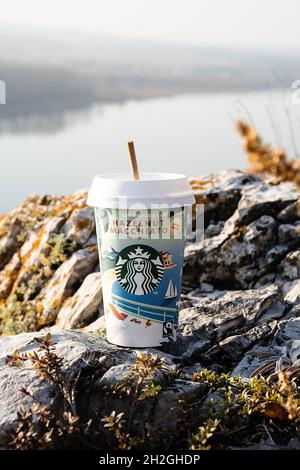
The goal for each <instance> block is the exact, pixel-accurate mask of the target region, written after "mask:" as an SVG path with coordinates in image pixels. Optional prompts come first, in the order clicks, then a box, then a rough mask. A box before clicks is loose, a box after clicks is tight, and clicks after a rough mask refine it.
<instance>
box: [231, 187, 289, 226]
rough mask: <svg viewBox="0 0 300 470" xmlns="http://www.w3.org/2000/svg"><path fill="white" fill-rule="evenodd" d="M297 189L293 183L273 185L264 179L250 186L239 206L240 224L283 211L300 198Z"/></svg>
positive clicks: (244, 192)
mask: <svg viewBox="0 0 300 470" xmlns="http://www.w3.org/2000/svg"><path fill="white" fill-rule="evenodd" d="M295 189H296V187H295V185H294V184H293V183H281V184H280V185H276V186H275V185H274V186H273V185H270V184H268V183H267V182H264V181H261V182H259V183H254V184H253V185H252V186H248V187H247V188H246V190H245V191H243V194H242V197H241V199H240V201H239V204H238V207H237V212H238V214H239V218H238V223H239V225H245V224H249V223H250V222H252V221H253V220H256V219H258V218H259V217H260V216H261V215H263V214H265V215H272V216H274V215H275V214H277V213H278V212H280V211H282V210H283V209H284V208H285V207H287V206H288V205H289V204H291V203H292V202H294V201H296V200H297V199H298V195H297V192H296V191H295Z"/></svg>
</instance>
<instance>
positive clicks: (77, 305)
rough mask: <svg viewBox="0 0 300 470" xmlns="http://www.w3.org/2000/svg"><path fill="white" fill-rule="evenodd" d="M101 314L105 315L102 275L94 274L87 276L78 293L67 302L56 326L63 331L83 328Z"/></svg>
mask: <svg viewBox="0 0 300 470" xmlns="http://www.w3.org/2000/svg"><path fill="white" fill-rule="evenodd" d="M100 309H101V312H100ZM100 314H103V309H102V287H101V276H100V273H92V274H89V275H88V276H86V278H85V279H84V281H83V283H82V285H81V286H80V288H79V289H78V291H77V292H75V294H74V295H73V296H72V297H69V298H68V299H67V300H66V301H65V303H64V304H63V306H62V308H61V309H60V311H59V313H58V315H57V319H56V324H57V326H58V327H59V328H61V329H63V330H71V329H74V328H82V327H84V326H86V325H88V324H89V323H91V322H92V320H93V319H94V318H95V317H98V316H100Z"/></svg>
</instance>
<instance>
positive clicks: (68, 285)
mask: <svg viewBox="0 0 300 470" xmlns="http://www.w3.org/2000/svg"><path fill="white" fill-rule="evenodd" d="M97 260H98V253H97V251H96V250H95V249H90V248H86V249H83V250H78V251H77V252H75V253H74V254H73V255H72V256H71V258H70V259H68V260H67V261H65V262H64V263H63V264H62V265H61V266H60V267H59V268H58V269H57V271H56V272H55V274H54V276H53V277H52V278H51V280H50V281H49V283H48V284H46V286H45V287H44V289H43V290H42V291H41V292H40V294H39V296H38V298H39V299H40V301H41V304H42V306H43V314H42V318H43V320H44V322H47V323H51V322H53V321H54V320H55V319H56V317H57V314H58V311H59V310H60V308H61V306H62V304H63V302H64V300H65V299H66V298H67V297H69V296H70V295H72V294H73V292H74V288H75V287H76V286H77V285H78V284H80V283H81V282H82V281H83V279H84V278H85V276H86V275H87V274H88V273H89V272H90V271H91V270H92V268H93V266H95V264H96V263H97Z"/></svg>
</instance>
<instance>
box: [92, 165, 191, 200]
mask: <svg viewBox="0 0 300 470" xmlns="http://www.w3.org/2000/svg"><path fill="white" fill-rule="evenodd" d="M140 176H141V179H140V180H138V181H136V180H132V178H131V175H130V174H129V173H111V174H108V175H98V176H95V178H94V180H93V183H92V186H91V189H90V191H89V194H88V198H87V204H88V205H89V206H93V207H102V208H105V207H107V208H112V209H116V208H119V207H125V206H128V207H130V206H132V205H134V206H135V207H136V208H137V207H138V206H139V205H141V206H143V207H146V208H150V207H151V206H152V205H153V204H168V205H173V204H174V205H175V204H176V205H180V206H189V205H191V204H194V202H195V198H194V193H193V191H192V190H191V187H190V185H189V182H188V179H187V177H186V176H185V175H180V174H173V173H141V175H140Z"/></svg>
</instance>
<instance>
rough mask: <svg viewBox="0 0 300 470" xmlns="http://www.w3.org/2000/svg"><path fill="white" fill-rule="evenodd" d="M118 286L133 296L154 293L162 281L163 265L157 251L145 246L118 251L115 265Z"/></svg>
mask: <svg viewBox="0 0 300 470" xmlns="http://www.w3.org/2000/svg"><path fill="white" fill-rule="evenodd" d="M115 270H116V276H117V279H118V282H119V284H120V285H121V286H122V287H123V289H125V290H126V291H127V292H130V293H131V294H134V295H145V294H149V292H152V291H154V289H156V288H157V287H158V285H159V283H160V281H161V280H162V277H163V274H164V263H163V260H162V258H161V256H160V254H159V252H158V251H157V250H155V249H154V248H152V247H151V246H147V245H131V246H128V247H126V248H124V249H123V250H122V251H120V253H119V256H118V258H117V261H116V265H115Z"/></svg>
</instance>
